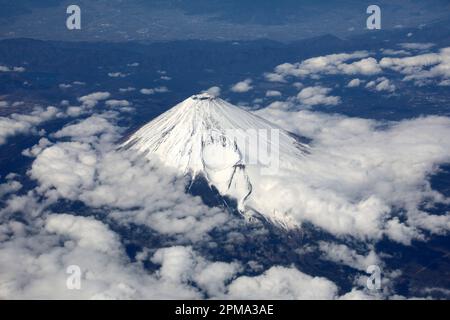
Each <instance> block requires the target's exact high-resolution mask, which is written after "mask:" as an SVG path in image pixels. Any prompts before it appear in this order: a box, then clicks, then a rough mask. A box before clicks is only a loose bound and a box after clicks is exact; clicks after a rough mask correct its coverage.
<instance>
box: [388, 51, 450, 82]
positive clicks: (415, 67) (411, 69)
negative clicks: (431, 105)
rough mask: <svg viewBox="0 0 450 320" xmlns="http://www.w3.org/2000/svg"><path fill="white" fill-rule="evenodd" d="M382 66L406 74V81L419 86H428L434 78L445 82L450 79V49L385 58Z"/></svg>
mask: <svg viewBox="0 0 450 320" xmlns="http://www.w3.org/2000/svg"><path fill="white" fill-rule="evenodd" d="M380 65H381V66H382V67H383V68H388V69H392V70H395V71H397V72H400V73H402V74H404V75H405V77H404V80H405V81H414V82H415V83H416V84H417V85H423V84H426V83H427V82H429V81H430V80H432V79H434V78H438V79H440V81H443V80H445V79H450V48H443V49H440V50H439V51H438V52H436V53H425V54H419V55H415V56H410V57H403V58H387V57H385V58H383V59H381V61H380Z"/></svg>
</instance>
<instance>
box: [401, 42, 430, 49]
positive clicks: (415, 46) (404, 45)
mask: <svg viewBox="0 0 450 320" xmlns="http://www.w3.org/2000/svg"><path fill="white" fill-rule="evenodd" d="M399 46H400V47H402V48H403V49H408V50H427V49H431V48H432V47H434V46H435V44H434V43H417V42H406V43H400V44H399Z"/></svg>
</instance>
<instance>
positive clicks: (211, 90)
mask: <svg viewBox="0 0 450 320" xmlns="http://www.w3.org/2000/svg"><path fill="white" fill-rule="evenodd" d="M203 92H205V93H208V94H210V95H211V96H213V97H220V92H221V89H220V87H217V86H214V87H211V88H209V89H208V90H204V91H203Z"/></svg>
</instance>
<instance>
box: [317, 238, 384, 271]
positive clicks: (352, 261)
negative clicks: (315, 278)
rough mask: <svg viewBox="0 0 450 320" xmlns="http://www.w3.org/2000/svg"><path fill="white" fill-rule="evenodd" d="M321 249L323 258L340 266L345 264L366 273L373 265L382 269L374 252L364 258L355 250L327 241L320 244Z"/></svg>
mask: <svg viewBox="0 0 450 320" xmlns="http://www.w3.org/2000/svg"><path fill="white" fill-rule="evenodd" d="M319 249H320V251H322V252H323V258H325V259H326V260H330V261H333V262H336V263H339V264H344V265H346V266H349V267H351V268H354V269H357V270H360V271H363V272H366V270H367V268H368V267H369V266H371V265H377V266H379V267H380V268H381V267H382V263H381V260H380V259H379V257H378V256H377V254H376V253H375V251H374V250H370V251H369V253H368V254H367V255H366V256H364V255H361V254H358V253H357V252H356V251H355V250H353V249H350V248H349V247H348V246H346V245H343V244H336V243H330V242H325V241H320V242H319Z"/></svg>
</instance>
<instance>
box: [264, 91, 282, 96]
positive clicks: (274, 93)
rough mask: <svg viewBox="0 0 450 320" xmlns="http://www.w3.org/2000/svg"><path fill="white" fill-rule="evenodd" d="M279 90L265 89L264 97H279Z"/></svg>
mask: <svg viewBox="0 0 450 320" xmlns="http://www.w3.org/2000/svg"><path fill="white" fill-rule="evenodd" d="M280 96H281V92H280V91H277V90H267V91H266V97H280Z"/></svg>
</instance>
